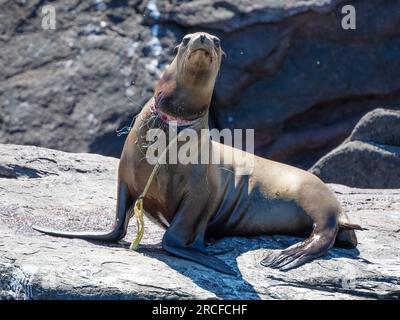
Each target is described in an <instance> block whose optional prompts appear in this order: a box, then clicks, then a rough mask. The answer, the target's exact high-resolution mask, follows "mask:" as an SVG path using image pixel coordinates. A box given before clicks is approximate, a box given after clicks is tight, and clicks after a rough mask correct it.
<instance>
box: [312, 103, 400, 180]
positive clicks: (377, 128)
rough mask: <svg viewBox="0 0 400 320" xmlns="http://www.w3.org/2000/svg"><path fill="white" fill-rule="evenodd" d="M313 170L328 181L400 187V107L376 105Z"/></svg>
mask: <svg viewBox="0 0 400 320" xmlns="http://www.w3.org/2000/svg"><path fill="white" fill-rule="evenodd" d="M310 171H311V172H312V173H314V174H316V175H317V176H319V177H320V178H321V179H322V180H324V181H325V182H333V183H340V184H345V185H348V186H357V187H360V188H400V111H396V110H386V109H381V108H380V109H375V110H373V111H371V112H369V113H367V114H366V115H365V116H364V117H363V118H362V119H361V120H360V121H359V122H358V124H357V125H356V127H355V128H354V130H353V132H352V133H351V135H350V137H349V138H348V139H346V141H345V142H344V143H343V144H342V145H340V146H339V147H337V148H336V149H334V150H332V151H331V152H329V153H328V154H327V155H325V156H324V157H322V158H321V159H320V160H319V161H318V162H317V163H316V164H315V165H314V166H313V167H312V168H311V169H310Z"/></svg>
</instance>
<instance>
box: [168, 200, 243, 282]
mask: <svg viewBox="0 0 400 320" xmlns="http://www.w3.org/2000/svg"><path fill="white" fill-rule="evenodd" d="M193 200H194V199H190V200H188V199H185V200H184V201H183V203H182V204H181V205H180V208H179V209H178V211H177V213H176V214H175V217H174V219H173V220H172V222H171V224H170V226H169V227H168V229H167V231H166V232H165V234H164V237H163V240H162V247H163V249H164V250H165V251H167V252H169V253H170V254H172V255H175V256H178V257H180V258H184V259H187V260H190V261H194V262H197V263H200V264H202V265H204V266H206V267H208V268H211V269H214V270H217V271H219V272H223V273H226V274H231V275H236V272H235V271H234V270H233V269H232V268H231V267H229V266H228V265H227V264H226V263H225V262H223V261H222V260H220V259H218V258H215V257H213V256H212V255H208V254H207V253H206V249H205V246H204V234H205V229H206V226H207V221H206V217H205V216H204V215H203V214H202V213H203V210H204V208H201V206H198V207H194V206H193V203H199V202H193Z"/></svg>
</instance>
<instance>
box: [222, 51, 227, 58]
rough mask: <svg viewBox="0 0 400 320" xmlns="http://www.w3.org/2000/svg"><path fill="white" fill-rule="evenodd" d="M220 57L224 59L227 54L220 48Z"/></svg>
mask: <svg viewBox="0 0 400 320" xmlns="http://www.w3.org/2000/svg"><path fill="white" fill-rule="evenodd" d="M221 54H222V58H224V59H226V57H227V55H226V53H225V51H224V50H221Z"/></svg>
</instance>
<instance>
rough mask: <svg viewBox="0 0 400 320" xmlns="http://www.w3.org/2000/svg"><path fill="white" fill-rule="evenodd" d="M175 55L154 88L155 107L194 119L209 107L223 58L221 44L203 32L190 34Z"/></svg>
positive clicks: (175, 116)
mask: <svg viewBox="0 0 400 320" xmlns="http://www.w3.org/2000/svg"><path fill="white" fill-rule="evenodd" d="M174 52H175V58H174V60H173V61H172V63H171V64H170V65H169V66H168V67H167V68H166V70H165V71H164V73H163V75H162V77H161V79H160V80H159V82H158V84H157V86H156V90H155V103H156V108H157V109H158V110H160V111H161V112H164V113H166V114H168V115H170V116H171V117H174V118H177V119H185V120H193V119H197V118H199V117H202V116H204V115H205V114H207V111H208V108H209V105H210V101H211V96H212V92H213V90H214V85H215V80H216V78H217V75H218V71H219V68H220V65H221V58H222V56H223V55H225V53H224V52H223V50H222V48H221V41H220V39H219V38H218V37H216V36H213V35H211V34H208V33H205V32H196V33H191V34H187V35H185V36H184V37H183V38H182V41H181V43H180V44H179V45H177V46H176V47H175V50H174Z"/></svg>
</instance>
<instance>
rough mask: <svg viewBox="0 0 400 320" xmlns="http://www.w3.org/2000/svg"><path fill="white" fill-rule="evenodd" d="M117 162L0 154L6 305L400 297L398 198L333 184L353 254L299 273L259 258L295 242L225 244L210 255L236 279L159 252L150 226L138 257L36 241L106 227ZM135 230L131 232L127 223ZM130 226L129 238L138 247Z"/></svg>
mask: <svg viewBox="0 0 400 320" xmlns="http://www.w3.org/2000/svg"><path fill="white" fill-rule="evenodd" d="M117 163H118V161H117V160H116V159H114V158H107V157H103V156H98V155H91V154H69V153H63V152H60V151H54V150H48V149H42V148H37V147H23V146H18V145H0V221H1V223H0V298H3V299H67V298H68V299H87V298H89V299H154V298H167V299H172V298H179V299H181V298H182V299H188V298H193V299H209V298H210V299H368V298H372V299H375V298H400V214H399V212H400V190H361V189H352V188H348V187H345V186H341V185H331V188H332V189H333V190H334V191H335V193H336V195H337V196H338V198H339V200H340V202H341V203H342V205H343V206H344V208H345V210H347V212H348V213H349V215H350V217H351V219H352V221H353V222H354V223H359V224H361V225H362V226H363V227H365V228H368V230H367V231H363V232H357V235H358V238H359V242H360V244H359V246H358V248H357V250H344V249H336V248H335V249H333V250H330V252H329V255H328V256H327V257H325V258H324V259H319V260H317V261H314V262H312V263H310V264H307V265H305V266H303V267H300V268H298V269H295V270H292V271H288V272H280V271H277V270H273V269H269V268H265V267H262V266H261V265H260V264H259V262H260V260H261V259H262V257H263V255H265V254H266V253H268V252H271V250H273V249H278V248H284V247H286V246H288V245H290V244H293V243H294V242H296V241H298V239H296V238H292V237H285V236H273V237H267V236H260V237H252V238H238V237H237V238H236V237H235V238H226V239H223V240H222V241H219V242H217V243H216V244H215V247H214V248H213V250H217V251H218V250H223V249H226V248H231V249H232V250H231V251H229V252H227V253H225V254H221V255H219V257H220V258H221V259H223V260H224V261H225V262H226V263H228V264H229V265H231V266H232V267H233V268H235V269H236V270H237V271H238V275H237V276H235V277H233V276H228V275H223V274H220V273H218V272H215V271H213V270H210V269H207V268H205V267H203V266H201V265H198V264H196V263H192V262H189V261H185V260H182V259H178V258H175V257H173V256H170V255H168V254H167V253H165V252H164V251H163V250H162V249H161V247H160V239H161V237H162V233H163V231H162V230H161V229H160V228H158V227H157V226H155V225H154V224H152V223H151V222H150V221H148V220H146V222H145V228H146V229H145V235H144V239H143V242H142V245H141V247H140V250H139V251H138V252H131V251H128V250H127V246H128V245H129V243H128V242H126V241H122V242H121V243H119V244H115V245H106V244H104V243H94V242H88V241H83V240H76V239H74V240H73V239H62V238H55V237H50V236H45V235H40V234H39V233H36V232H35V231H33V230H32V229H31V228H30V226H31V225H32V224H39V225H45V226H49V227H53V228H57V229H64V230H66V229H69V230H83V229H85V230H86V229H91V230H95V229H96V230H100V229H107V228H109V227H110V225H111V223H112V219H113V215H114V205H115V201H116V197H115V196H116V187H115V179H116V168H117ZM131 224H133V223H131ZM134 235H135V227H134V225H131V227H130V230H129V233H128V235H127V237H126V240H127V241H130V240H131V239H133V237H134Z"/></svg>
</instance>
